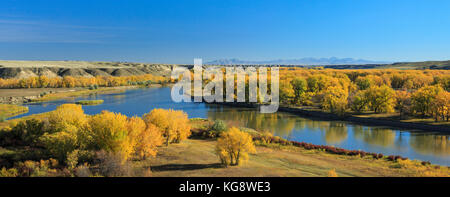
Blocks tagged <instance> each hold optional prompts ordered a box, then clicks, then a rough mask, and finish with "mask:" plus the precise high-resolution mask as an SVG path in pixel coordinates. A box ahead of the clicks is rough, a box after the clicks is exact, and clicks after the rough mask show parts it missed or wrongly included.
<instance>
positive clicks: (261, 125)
mask: <svg viewBox="0 0 450 197" xmlns="http://www.w3.org/2000/svg"><path fill="white" fill-rule="evenodd" d="M85 99H103V100H104V103H103V104H101V105H96V106H83V109H84V111H85V112H86V113H87V114H97V113H100V112H101V111H102V110H109V111H113V112H120V113H123V114H125V115H127V116H142V115H143V114H145V113H148V112H150V111H151V110H152V109H154V108H172V109H176V110H183V111H185V112H186V113H187V114H188V115H189V117H190V118H194V117H199V118H208V119H212V120H214V119H222V120H225V121H227V122H228V123H229V124H231V125H235V126H245V127H250V128H253V129H257V130H260V131H270V132H272V133H274V134H275V135H278V136H281V137H284V138H286V139H289V140H295V141H303V142H308V143H313V144H319V145H333V146H336V147H341V148H345V149H351V150H364V151H367V152H377V153H383V154H385V155H391V154H392V155H401V156H404V157H408V158H410V159H419V160H423V161H431V162H432V163H435V164H440V165H447V166H449V165H450V138H449V137H450V135H448V134H443V133H433V132H420V131H409V130H399V129H391V128H388V127H373V126H362V125H357V124H352V123H348V122H340V121H321V120H315V119H307V118H303V117H299V116H296V115H293V114H290V113H283V112H278V113H275V114H260V113H258V112H257V111H255V110H254V109H248V108H231V107H227V106H220V105H211V104H205V103H175V102H173V101H172V99H171V97H170V88H168V87H167V88H145V89H132V90H127V91H126V92H124V93H118V94H103V95H92V96H85V97H78V98H75V99H70V100H58V101H52V102H45V103H39V104H28V105H26V106H28V107H29V112H28V113H27V114H22V115H21V116H17V117H22V116H27V115H30V114H36V113H42V112H48V111H52V110H54V109H55V108H56V107H57V106H58V105H61V104H63V103H73V102H75V101H77V100H85ZM17 117H15V118H17Z"/></svg>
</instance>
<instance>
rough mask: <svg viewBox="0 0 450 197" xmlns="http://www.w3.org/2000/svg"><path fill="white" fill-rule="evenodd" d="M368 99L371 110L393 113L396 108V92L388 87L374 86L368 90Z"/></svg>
mask: <svg viewBox="0 0 450 197" xmlns="http://www.w3.org/2000/svg"><path fill="white" fill-rule="evenodd" d="M367 97H368V100H369V102H370V108H371V109H372V110H373V111H375V113H379V112H393V111H394V106H395V91H394V90H393V89H392V88H390V87H388V86H386V85H383V86H372V87H370V88H369V89H367Z"/></svg>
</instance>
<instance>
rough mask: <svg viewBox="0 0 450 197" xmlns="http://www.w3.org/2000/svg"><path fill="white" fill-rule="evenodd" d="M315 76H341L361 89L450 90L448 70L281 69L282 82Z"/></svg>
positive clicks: (449, 73)
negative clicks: (437, 87)
mask: <svg viewBox="0 0 450 197" xmlns="http://www.w3.org/2000/svg"><path fill="white" fill-rule="evenodd" d="M313 75H326V76H341V75H345V76H347V78H348V79H349V80H350V81H351V82H352V83H354V84H356V85H357V86H359V87H360V88H361V89H366V88H368V87H370V86H373V85H376V86H382V85H386V86H389V87H391V88H393V89H408V90H411V89H419V88H422V87H424V86H427V85H436V84H440V85H441V86H442V87H443V88H444V89H446V90H447V91H449V90H450V71H448V70H394V69H365V70H336V69H323V70H317V69H305V68H280V81H291V80H293V79H296V78H304V79H306V78H308V77H310V76H313Z"/></svg>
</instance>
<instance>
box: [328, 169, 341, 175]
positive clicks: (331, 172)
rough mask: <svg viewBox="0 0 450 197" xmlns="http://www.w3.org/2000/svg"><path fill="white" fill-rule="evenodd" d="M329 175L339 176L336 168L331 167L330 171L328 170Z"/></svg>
mask: <svg viewBox="0 0 450 197" xmlns="http://www.w3.org/2000/svg"><path fill="white" fill-rule="evenodd" d="M327 176H328V177H338V175H337V173H336V169H331V170H330V171H328V175H327Z"/></svg>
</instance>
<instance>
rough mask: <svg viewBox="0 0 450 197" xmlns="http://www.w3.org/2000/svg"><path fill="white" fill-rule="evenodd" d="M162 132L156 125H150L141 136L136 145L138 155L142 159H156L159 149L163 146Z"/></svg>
mask: <svg viewBox="0 0 450 197" xmlns="http://www.w3.org/2000/svg"><path fill="white" fill-rule="evenodd" d="M163 141H164V139H163V137H162V135H161V131H160V129H159V128H158V127H156V126H155V125H154V124H151V123H149V124H148V126H147V128H146V129H145V130H143V131H142V132H141V133H140V134H139V138H138V140H137V144H136V153H137V155H138V156H139V157H140V158H141V159H144V160H145V159H146V158H147V157H150V156H152V157H154V156H156V153H157V147H158V146H161V145H162V144H163Z"/></svg>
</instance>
